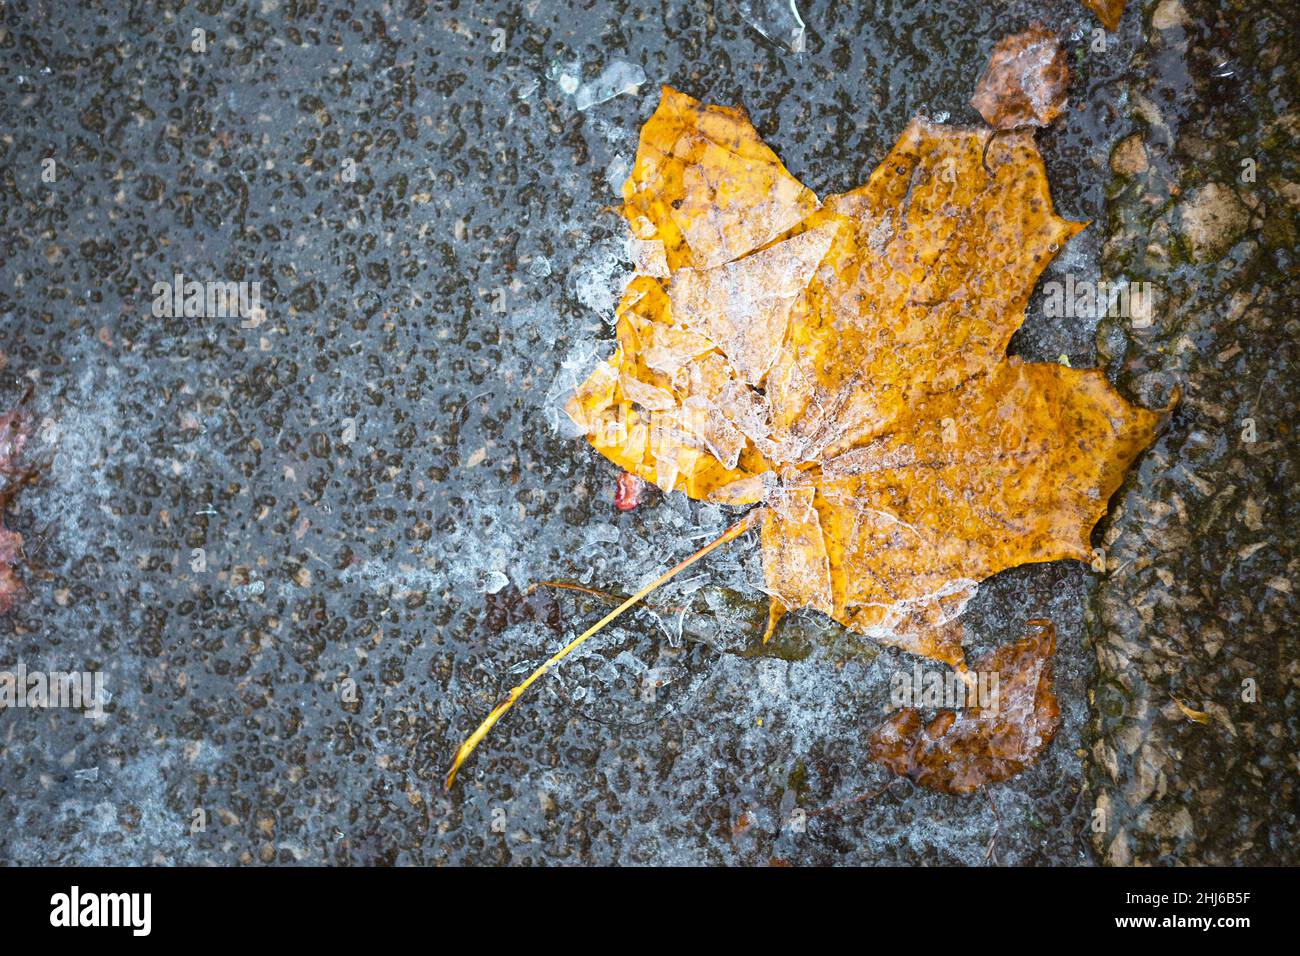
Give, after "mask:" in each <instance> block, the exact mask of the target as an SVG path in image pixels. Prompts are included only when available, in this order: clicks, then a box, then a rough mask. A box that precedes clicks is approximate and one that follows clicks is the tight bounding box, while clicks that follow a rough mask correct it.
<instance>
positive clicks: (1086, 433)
mask: <svg viewBox="0 0 1300 956" xmlns="http://www.w3.org/2000/svg"><path fill="white" fill-rule="evenodd" d="M989 135H990V134H989V133H988V132H987V131H976V130H962V129H954V128H949V127H946V126H942V125H937V124H933V123H930V122H927V121H925V120H923V119H916V120H914V121H913V122H912V123H911V124H910V125H909V126H908V127H907V129H906V130H905V131H904V132H903V135H902V136H901V137H900V139H899V141H898V143H897V144H895V146H894V148H893V149H892V150H891V151H890V152H889V154H888V155H887V156H886V157H885V159H884V161H883V162H882V163H881V164H880V166H879V167H878V168H877V169H876V170H875V172H874V173H873V174H872V175H871V177H870V179H869V180H868V181H867V183H866V184H865V185H863V186H861V187H859V188H857V189H855V190H853V191H851V192H848V193H844V194H842V195H837V196H830V197H828V198H826V199H825V200H824V201H821V202H819V201H818V200H817V198H816V197H815V196H814V195H813V193H812V192H811V191H810V190H809V189H807V187H805V186H803V185H802V184H800V183H799V182H798V180H796V179H795V178H794V177H793V176H792V175H791V174H790V173H789V172H788V171H787V170H786V168H785V167H784V166H783V165H782V164H781V161H780V159H779V158H778V157H777V156H776V154H775V153H773V152H772V151H771V150H770V149H769V148H768V147H767V146H766V145H764V144H763V142H762V140H761V139H760V138H759V136H758V133H757V132H756V131H755V130H754V128H753V126H752V125H751V124H750V122H749V120H748V118H747V117H746V115H745V113H744V111H742V110H739V109H735V108H724V107H717V106H706V105H703V104H701V103H700V102H699V101H697V100H695V99H693V98H691V97H689V96H687V95H685V94H683V93H680V92H678V91H676V90H673V89H671V88H668V87H665V88H664V90H663V96H662V99H661V101H660V103H659V107H658V109H657V110H656V111H655V113H654V115H653V116H652V117H651V118H650V119H649V120H648V121H647V123H646V124H645V126H644V128H643V129H642V133H641V141H640V145H639V148H638V152H637V158H636V163H635V165H634V167H633V169H632V174H631V176H630V178H629V179H628V181H627V183H626V184H625V186H624V187H623V198H624V207H623V212H624V215H625V216H626V217H627V219H628V222H629V223H630V225H631V229H632V232H633V234H634V235H635V236H636V238H637V240H639V241H640V242H641V243H643V244H645V249H646V251H647V252H648V254H647V255H645V256H644V257H643V258H644V260H645V261H648V262H654V263H658V264H659V266H658V267H657V268H651V269H649V270H648V272H649V274H643V275H640V276H638V277H637V278H636V279H635V280H634V281H633V282H632V283H631V284H630V285H629V286H628V288H627V291H626V293H625V294H624V296H623V298H622V301H621V303H620V305H619V308H618V327H617V336H618V346H617V348H616V350H615V352H614V355H613V356H612V357H611V358H610V359H608V360H607V361H605V362H602V363H601V364H600V365H599V366H597V368H596V369H595V371H594V372H593V373H592V374H591V376H590V377H589V378H588V379H587V381H586V382H585V383H583V385H582V386H580V387H579V388H578V389H577V391H576V392H575V394H574V395H573V397H572V398H571V400H570V401H569V403H568V405H567V410H568V412H569V415H570V416H571V417H572V418H573V420H574V421H575V422H577V423H578V424H579V425H580V426H581V427H583V428H584V430H585V431H586V434H587V437H588V439H589V441H590V442H591V443H592V445H593V446H594V447H595V448H596V449H597V450H599V451H600V452H601V453H602V454H604V455H605V456H606V457H608V458H609V459H610V460H611V461H614V462H615V463H616V464H618V465H619V466H621V467H622V468H624V469H626V470H628V471H630V472H632V473H634V474H637V475H639V476H641V477H643V478H645V479H646V480H648V481H651V482H654V483H656V484H657V485H658V486H659V487H660V488H662V489H664V490H678V491H683V492H685V493H686V494H688V495H690V496H691V497H694V498H700V499H707V500H712V501H718V502H722V503H726V504H732V505H743V504H751V503H755V502H759V501H761V502H763V503H764V505H765V508H764V509H763V513H762V518H761V520H762V532H761V546H762V554H763V567H764V575H765V579H766V586H767V590H768V591H769V593H770V595H771V599H772V609H773V613H772V621H771V625H772V626H774V625H775V623H776V621H777V620H778V619H779V617H780V615H781V614H782V613H783V612H784V611H785V610H786V609H787V608H799V607H810V608H815V609H817V610H819V611H822V612H824V613H826V614H829V615H831V616H832V617H834V618H835V619H836V620H837V621H839V622H841V623H842V624H844V625H845V626H846V627H848V628H850V629H852V630H854V631H858V632H860V633H863V634H866V635H869V636H871V637H873V638H875V639H877V640H879V641H881V642H883V643H886V644H893V645H896V646H899V647H902V648H904V649H906V650H908V651H912V652H914V653H918V654H923V655H926V656H929V657H933V658H936V659H938V660H942V661H945V662H948V663H950V664H954V665H956V666H959V667H960V666H963V656H962V650H961V637H960V630H959V629H957V628H954V627H951V626H946V625H947V624H949V622H951V621H952V620H953V618H954V617H955V616H956V614H958V613H960V610H961V608H962V606H964V604H965V602H966V601H967V600H968V599H969V598H970V596H971V595H972V594H973V593H974V588H975V585H976V584H978V582H980V581H982V580H983V579H985V578H987V577H989V576H991V575H993V574H996V573H997V572H999V571H1001V570H1004V569H1006V568H1011V567H1015V566H1017V565H1021V564H1025V563H1029V562H1039V561H1053V560H1057V559H1060V558H1075V559H1079V560H1087V559H1088V557H1089V555H1090V550H1089V543H1088V538H1089V534H1090V532H1091V530H1092V528H1093V526H1094V525H1095V524H1096V522H1097V521H1098V519H1100V517H1101V516H1102V514H1103V513H1104V512H1105V509H1106V503H1107V501H1108V499H1109V498H1110V496H1111V494H1112V493H1113V492H1114V491H1115V489H1116V488H1117V487H1118V485H1119V483H1120V480H1121V479H1122V477H1123V475H1124V472H1125V470H1126V469H1127V467H1128V465H1129V464H1130V462H1131V461H1132V460H1133V459H1134V457H1135V456H1136V455H1137V454H1138V453H1139V452H1140V451H1141V450H1142V449H1143V448H1144V447H1145V446H1146V445H1147V444H1149V443H1150V441H1151V439H1152V437H1153V436H1154V434H1155V430H1156V426H1157V424H1158V421H1159V416H1158V415H1157V414H1156V413H1154V412H1150V411H1147V410H1145V409H1142V408H1138V407H1136V406H1133V405H1131V404H1129V403H1128V402H1127V401H1125V400H1124V398H1123V397H1122V396H1120V395H1119V394H1118V393H1117V392H1116V391H1115V390H1114V389H1113V388H1112V387H1111V386H1110V384H1109V383H1108V382H1107V381H1106V378H1105V376H1104V375H1103V374H1102V373H1101V371H1099V370H1096V369H1072V368H1069V367H1066V366H1062V365H1059V364H1056V363H1026V362H1022V361H1020V360H1019V359H1016V358H1011V357H1008V356H1007V355H1006V347H1007V343H1008V342H1009V340H1010V338H1011V335H1012V334H1013V333H1014V332H1015V330H1016V329H1017V328H1019V327H1020V325H1021V323H1022V322H1023V321H1024V308H1025V304H1026V302H1027V300H1028V298H1029V295H1030V293H1031V291H1032V290H1033V287H1034V283H1035V281H1036V280H1037V277H1038V275H1039V274H1040V273H1041V272H1042V270H1043V269H1044V268H1045V267H1046V265H1047V263H1048V262H1049V261H1050V260H1051V259H1052V257H1053V256H1054V255H1055V254H1056V253H1057V251H1059V249H1060V248H1061V246H1062V245H1063V244H1064V243H1065V242H1066V241H1067V240H1068V239H1069V238H1070V237H1071V236H1073V235H1074V234H1075V233H1077V232H1078V231H1079V230H1080V229H1082V228H1083V227H1084V226H1085V225H1086V223H1075V222H1069V221H1067V220H1065V219H1062V218H1061V217H1059V216H1057V215H1056V214H1055V212H1054V211H1053V208H1052V201H1051V196H1050V194H1049V191H1048V184H1047V176H1046V172H1045V169H1044V167H1043V162H1042V158H1041V157H1040V155H1039V153H1038V150H1037V147H1036V146H1035V144H1034V140H1033V138H1032V135H1031V134H1029V133H1028V132H1010V133H1004V134H1000V135H998V136H997V137H995V138H993V139H992V140H990V139H989V138H988V137H989ZM768 633H769V635H770V633H771V626H769V630H768Z"/></svg>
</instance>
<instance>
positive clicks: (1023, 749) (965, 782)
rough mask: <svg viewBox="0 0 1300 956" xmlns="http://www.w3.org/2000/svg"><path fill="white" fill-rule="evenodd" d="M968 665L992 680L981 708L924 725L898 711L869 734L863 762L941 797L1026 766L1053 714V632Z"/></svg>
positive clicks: (1050, 731)
mask: <svg viewBox="0 0 1300 956" xmlns="http://www.w3.org/2000/svg"><path fill="white" fill-rule="evenodd" d="M1029 623H1030V625H1031V626H1035V627H1037V628H1038V632H1037V633H1036V634H1031V635H1030V636H1028V637H1025V638H1024V639H1022V640H1020V641H1017V642H1016V643H1014V644H1007V645H1004V646H1002V647H999V648H998V649H997V650H996V651H994V652H993V653H992V654H988V655H986V656H985V657H983V658H981V659H980V660H979V661H977V662H975V664H974V665H973V666H972V670H973V671H974V672H975V674H976V675H990V677H989V680H990V683H991V675H993V674H997V675H998V676H997V691H996V695H995V696H994V698H993V699H991V700H990V701H989V706H987V707H968V708H965V709H963V710H960V711H955V710H941V711H939V712H938V713H937V715H936V716H935V718H934V719H933V720H931V721H929V722H926V721H925V720H924V719H923V718H922V716H921V712H920V711H919V710H917V709H916V708H913V707H905V708H903V709H902V710H900V711H898V712H897V713H895V714H894V715H893V716H892V717H890V718H889V719H888V720H887V721H885V722H884V723H883V724H881V725H880V726H879V727H877V728H876V729H875V730H874V731H872V732H871V736H870V737H868V739H867V746H868V753H869V754H870V756H871V759H873V760H876V761H878V762H879V763H883V764H884V765H885V766H886V767H888V768H889V769H890V770H892V771H894V772H895V773H897V774H900V775H902V776H905V777H909V778H910V779H911V780H912V781H913V782H915V783H919V784H921V785H922V786H924V787H930V788H931V789H934V790H942V791H943V792H945V793H971V792H972V791H974V790H978V789H979V788H980V787H982V786H984V785H985V784H989V783H999V782H1001V781H1003V780H1006V779H1008V778H1009V777H1013V776H1015V775H1016V774H1017V773H1019V772H1020V771H1022V770H1024V769H1025V768H1026V767H1027V766H1029V765H1030V764H1031V763H1033V761H1034V759H1035V758H1036V757H1037V756H1038V754H1039V753H1041V752H1042V750H1043V749H1044V748H1045V747H1046V746H1047V745H1048V744H1049V743H1051V741H1052V738H1053V737H1054V736H1055V735H1056V730H1057V728H1058V727H1059V726H1060V724H1061V711H1060V709H1059V708H1058V707H1057V705H1056V695H1055V694H1053V693H1052V655H1053V653H1054V652H1055V650H1056V630H1055V629H1054V628H1053V627H1052V624H1051V622H1050V621H1043V620H1035V621H1030V622H1029Z"/></svg>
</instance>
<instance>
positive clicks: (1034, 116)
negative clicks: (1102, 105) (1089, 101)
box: [970, 22, 1070, 129]
mask: <svg viewBox="0 0 1300 956" xmlns="http://www.w3.org/2000/svg"><path fill="white" fill-rule="evenodd" d="M1069 87H1070V67H1069V65H1068V64H1067V61H1066V58H1065V51H1063V50H1062V49H1061V43H1060V41H1059V40H1058V39H1057V37H1056V34H1054V33H1052V31H1051V30H1049V29H1047V27H1045V26H1043V24H1042V23H1038V22H1035V23H1033V24H1031V25H1030V27H1029V29H1028V30H1026V31H1024V32H1023V33H1016V34H1014V35H1012V36H1007V37H1003V38H1002V39H1001V40H999V41H998V45H997V46H995V47H994V48H993V55H992V56H991V57H990V58H989V65H988V66H986V67H985V68H984V75H983V76H981V77H980V80H979V83H978V84H977V85H976V87H975V95H974V96H973V97H972V98H971V101H970V102H971V106H973V107H975V109H977V110H979V113H980V115H981V116H983V117H984V121H985V122H986V123H988V124H989V125H990V126H992V127H993V128H994V129H1014V128H1015V127H1017V126H1046V125H1047V124H1049V123H1050V122H1052V120H1054V119H1056V117H1057V116H1058V115H1060V112H1061V110H1063V109H1065V100H1066V92H1067V90H1068V89H1069Z"/></svg>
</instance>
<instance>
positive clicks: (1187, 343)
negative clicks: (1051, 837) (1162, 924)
mask: <svg viewBox="0 0 1300 956" xmlns="http://www.w3.org/2000/svg"><path fill="white" fill-rule="evenodd" d="M1170 6H1171V5H1170V4H1167V3H1165V4H1161V6H1160V7H1159V8H1158V9H1157V13H1158V14H1159V18H1160V21H1161V23H1162V24H1163V25H1164V26H1165V29H1164V30H1162V31H1160V32H1159V33H1153V35H1152V38H1151V42H1150V44H1149V46H1147V47H1146V48H1144V49H1143V50H1142V51H1141V53H1140V54H1139V56H1138V57H1137V58H1136V60H1135V63H1134V66H1135V74H1136V75H1139V76H1141V77H1142V79H1141V81H1140V82H1138V83H1137V85H1136V88H1135V89H1134V93H1133V99H1134V103H1135V104H1136V107H1137V113H1138V116H1137V117H1135V118H1134V119H1133V122H1134V125H1135V126H1136V128H1137V130H1138V133H1137V135H1140V136H1141V137H1142V143H1143V148H1144V150H1145V152H1146V154H1147V155H1149V156H1150V166H1149V168H1148V169H1145V170H1138V171H1135V175H1134V177H1133V178H1132V179H1131V180H1128V181H1125V182H1123V183H1122V184H1120V185H1117V187H1116V194H1115V196H1114V199H1113V201H1112V202H1111V204H1110V206H1109V215H1110V232H1111V236H1110V238H1109V240H1108V242H1107V247H1106V255H1105V257H1104V260H1103V266H1104V270H1105V272H1106V273H1107V275H1109V276H1112V277H1118V276H1121V275H1125V276H1127V277H1129V278H1131V279H1133V280H1136V281H1147V282H1150V283H1152V284H1153V286H1154V287H1155V289H1156V290H1157V305H1156V310H1155V315H1154V316H1153V321H1152V322H1151V325H1150V327H1149V328H1144V329H1139V328H1136V327H1134V325H1133V324H1132V323H1129V322H1128V321H1127V320H1124V319H1118V318H1115V319H1106V320H1105V321H1104V323H1103V329H1102V331H1101V333H1100V336H1099V341H1100V342H1101V343H1102V344H1103V352H1104V357H1105V358H1107V359H1108V360H1109V364H1110V368H1111V370H1112V372H1113V373H1114V375H1115V376H1116V377H1117V378H1118V380H1119V381H1120V382H1121V384H1125V385H1128V386H1129V387H1130V388H1132V389H1134V391H1136V392H1138V393H1139V394H1144V395H1145V396H1146V397H1147V400H1148V401H1150V402H1152V403H1153V404H1163V403H1164V402H1165V401H1167V400H1168V397H1169V396H1171V395H1173V394H1174V393H1175V392H1178V393H1181V401H1180V402H1179V403H1178V406H1177V408H1176V410H1175V412H1174V414H1173V416H1172V418H1171V421H1170V423H1169V428H1168V430H1167V431H1166V433H1165V435H1164V436H1163V437H1162V439H1161V440H1160V441H1159V442H1158V443H1157V444H1156V446H1155V447H1154V448H1153V449H1152V450H1151V452H1150V453H1149V454H1148V455H1147V457H1146V459H1145V460H1144V461H1143V462H1142V464H1141V467H1140V473H1139V475H1138V476H1137V480H1136V481H1135V482H1133V484H1132V485H1131V488H1130V491H1129V493H1128V494H1126V495H1124V496H1122V497H1121V498H1120V499H1119V500H1118V501H1117V505H1118V507H1117V508H1116V509H1115V510H1114V512H1113V515H1112V520H1111V522H1110V524H1109V527H1107V528H1106V529H1105V530H1104V533H1103V537H1102V540H1103V543H1104V545H1105V547H1106V549H1107V561H1108V564H1109V566H1110V571H1109V574H1108V577H1107V580H1106V583H1105V584H1104V585H1103V586H1102V587H1101V588H1100V590H1099V593H1098V600H1097V605H1096V615H1095V617H1094V618H1093V620H1092V621H1091V625H1090V630H1091V631H1092V632H1093V634H1094V637H1095V646H1096V649H1097V660H1098V664H1099V671H1100V672H1099V674H1098V679H1097V684H1096V689H1095V698H1096V714H1095V718H1094V723H1093V727H1092V733H1093V734H1094V735H1095V736H1094V739H1093V740H1092V741H1091V742H1090V746H1089V754H1090V757H1089V762H1088V778H1089V781H1090V784H1091V788H1092V793H1093V797H1094V799H1095V801H1096V803H1095V806H1096V808H1097V809H1099V810H1100V813H1099V814H1098V815H1097V816H1096V817H1094V820H1096V821H1097V823H1098V827H1097V830H1096V832H1095V833H1094V845H1095V847H1096V850H1097V852H1098V854H1099V855H1100V858H1101V859H1102V860H1104V861H1105V862H1108V863H1121V864H1122V863H1143V864H1169V863H1177V862H1196V863H1218V864H1231V863H1249V864H1263V863H1266V864H1285V863H1290V864H1294V863H1295V862H1296V859H1297V854H1296V850H1295V846H1294V835H1295V828H1296V825H1297V812H1298V811H1300V793H1298V792H1297V771H1298V770H1300V764H1298V763H1297V756H1296V753H1297V751H1296V741H1297V739H1298V738H1300V707H1298V706H1297V702H1298V695H1297V690H1298V689H1300V670H1298V669H1297V664H1296V660H1297V654H1298V653H1300V643H1298V641H1297V632H1296V619H1297V611H1298V610H1300V601H1298V596H1297V593H1296V587H1297V572H1300V555H1297V553H1296V541H1297V538H1298V532H1300V522H1298V517H1297V512H1296V492H1295V487H1296V480H1297V477H1298V473H1300V452H1298V451H1297V446H1296V440H1295V438H1296V436H1295V428H1296V424H1297V422H1300V364H1298V363H1300V347H1298V346H1297V333H1300V324H1298V323H1297V319H1296V310H1295V305H1296V301H1297V294H1300V284H1298V283H1297V281H1296V279H1295V255H1296V224H1297V219H1296V209H1295V206H1294V205H1293V204H1289V203H1288V202H1287V199H1286V194H1285V185H1284V184H1285V183H1286V182H1289V181H1294V180H1295V178H1296V174H1297V165H1298V162H1297V156H1296V151H1295V145H1294V144H1295V136H1294V131H1293V130H1294V126H1295V122H1296V116H1297V113H1296V109H1297V104H1298V103H1300V96H1298V94H1300V85H1298V84H1297V77H1296V74H1295V68H1294V64H1288V62H1287V61H1288V60H1289V59H1290V58H1292V57H1293V51H1294V49H1295V46H1296V42H1297V37H1296V20H1295V18H1294V17H1288V16H1287V15H1286V14H1284V13H1283V12H1282V11H1280V10H1279V11H1278V12H1276V13H1273V12H1267V13H1261V12H1260V11H1259V10H1258V9H1257V8H1248V7H1247V6H1246V5H1244V4H1235V5H1230V7H1232V8H1233V9H1220V5H1217V4H1212V3H1199V2H1196V0H1188V2H1186V3H1185V4H1182V5H1181V6H1180V10H1181V13H1179V14H1178V15H1175V14H1174V13H1171V12H1170ZM1174 6H1177V5H1174ZM1161 11H1163V12H1161ZM1187 104H1190V108H1186V105H1187ZM1255 171H1264V172H1262V173H1260V174H1259V175H1253V173H1254V172H1255ZM1178 196H1182V197H1187V198H1186V199H1185V200H1179V201H1178V202H1177V203H1176V204H1175V203H1173V202H1171V197H1178ZM1189 210H1197V215H1196V217H1194V218H1195V231H1188V229H1187V226H1188V221H1189V216H1188V211H1189ZM1225 210H1226V211H1225ZM1180 220H1181V227H1182V232H1180V229H1179V226H1180Z"/></svg>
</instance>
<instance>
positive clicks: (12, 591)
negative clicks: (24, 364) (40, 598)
mask: <svg viewBox="0 0 1300 956" xmlns="http://www.w3.org/2000/svg"><path fill="white" fill-rule="evenodd" d="M28 434H29V431H28V419H27V413H26V412H24V411H23V409H21V408H15V409H14V410H13V411H11V412H6V413H5V414H3V415H0V478H2V479H3V480H4V481H5V484H4V486H3V488H0V614H5V613H8V611H9V609H10V608H11V607H13V605H14V600H15V599H16V598H17V597H18V595H19V594H20V593H21V592H22V584H21V583H20V582H19V580H18V576H17V575H16V574H14V569H13V565H14V562H15V561H16V560H17V559H18V552H19V550H20V549H21V548H22V546H23V536H22V535H20V534H19V533H18V532H16V531H10V530H9V529H8V528H6V527H5V526H4V508H5V507H6V506H7V505H8V503H9V498H10V496H11V495H13V493H14V491H15V490H17V487H18V484H19V483H20V482H21V481H22V478H23V476H22V475H21V474H20V473H19V470H18V467H17V461H18V456H19V455H20V454H22V450H23V446H24V445H26V444H27V436H28Z"/></svg>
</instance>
